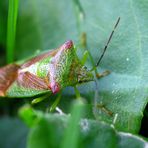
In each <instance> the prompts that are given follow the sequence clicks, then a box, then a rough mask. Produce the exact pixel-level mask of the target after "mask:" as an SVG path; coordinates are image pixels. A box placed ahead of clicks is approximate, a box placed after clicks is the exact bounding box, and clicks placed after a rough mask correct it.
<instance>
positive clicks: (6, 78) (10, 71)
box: [0, 64, 20, 96]
mask: <svg viewBox="0 0 148 148" xmlns="http://www.w3.org/2000/svg"><path fill="white" fill-rule="evenodd" d="M19 68H20V66H18V65H16V64H10V65H7V66H5V67H2V68H0V96H5V92H6V91H7V89H8V87H9V86H10V85H11V84H12V83H13V82H14V81H15V79H16V77H17V71H18V69H19Z"/></svg>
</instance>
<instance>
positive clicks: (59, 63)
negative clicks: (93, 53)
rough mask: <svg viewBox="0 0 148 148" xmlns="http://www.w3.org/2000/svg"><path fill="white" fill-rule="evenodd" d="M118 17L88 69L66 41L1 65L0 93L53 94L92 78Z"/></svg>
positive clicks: (8, 94)
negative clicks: (105, 41)
mask: <svg viewBox="0 0 148 148" xmlns="http://www.w3.org/2000/svg"><path fill="white" fill-rule="evenodd" d="M119 20H120V18H118V20H117V22H116V24H115V26H114V29H113V31H112V33H111V35H110V36H109V39H108V42H107V44H106V46H105V48H104V50H103V53H102V55H101V57H100V58H99V60H98V62H97V64H96V65H95V66H94V68H93V69H91V70H88V69H87V68H86V67H85V66H84V62H83V61H81V60H80V59H79V58H78V56H77V54H76V48H75V47H74V44H73V42H72V41H71V40H69V41H67V42H65V43H64V44H63V45H62V46H60V47H59V48H57V49H55V50H50V51H47V52H45V53H43V54H40V55H38V56H36V57H34V58H31V59H29V60H27V61H26V62H24V63H23V64H21V65H19V64H16V63H14V64H9V65H7V66H4V67H2V68H0V96H1V97H11V98H12V97H15V98H16V97H19V98H22V97H25V98H26V97H32V96H37V95H40V94H46V93H48V94H55V93H58V92H59V91H60V90H62V89H63V88H65V87H67V86H76V85H77V84H81V83H84V82H89V81H94V74H93V71H94V70H95V69H96V67H97V66H98V65H99V63H100V61H101V59H102V58H103V56H104V53H105V51H106V49H107V47H108V44H109V42H110V40H111V38H112V36H113V33H114V30H115V29H116V27H117V25H118V23H119ZM82 59H85V58H82ZM97 76H98V77H101V76H102V75H100V74H99V75H98V74H97ZM38 101H39V100H38ZM38 101H34V102H38Z"/></svg>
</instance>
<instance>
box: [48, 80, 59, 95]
mask: <svg viewBox="0 0 148 148" xmlns="http://www.w3.org/2000/svg"><path fill="white" fill-rule="evenodd" d="M49 88H50V89H51V91H52V93H53V94H56V93H57V92H59V91H60V86H59V84H58V83H57V82H51V83H50V85H49Z"/></svg>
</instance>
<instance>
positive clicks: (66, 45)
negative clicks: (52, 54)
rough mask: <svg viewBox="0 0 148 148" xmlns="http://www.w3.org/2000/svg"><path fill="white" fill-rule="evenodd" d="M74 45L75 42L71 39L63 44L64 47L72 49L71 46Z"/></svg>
mask: <svg viewBox="0 0 148 148" xmlns="http://www.w3.org/2000/svg"><path fill="white" fill-rule="evenodd" d="M72 47H73V42H72V40H69V41H67V42H65V43H64V44H63V47H62V48H63V49H70V48H72Z"/></svg>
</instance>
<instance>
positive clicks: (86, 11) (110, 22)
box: [0, 0, 148, 147]
mask: <svg viewBox="0 0 148 148" xmlns="http://www.w3.org/2000/svg"><path fill="white" fill-rule="evenodd" d="M7 3H8V2H7V1H6V0H3V1H1V2H0V8H1V9H0V51H3V52H1V54H0V58H1V60H0V62H1V63H3V60H2V59H3V57H4V54H2V53H4V52H5V50H4V49H5V48H6V26H7V25H6V24H7V10H8V5H7ZM19 3H20V4H19V13H18V22H17V28H16V42H15V53H14V54H15V59H16V60H22V59H25V58H26V57H27V56H32V55H34V54H35V53H36V51H38V50H41V51H42V50H46V49H53V48H57V47H59V46H60V45H61V44H62V43H64V42H65V41H66V40H68V39H72V40H73V41H74V43H75V45H76V46H77V48H78V55H79V57H80V58H81V57H82V53H83V52H84V49H83V48H82V47H81V46H80V34H81V33H82V32H86V34H87V45H88V49H89V51H90V52H91V54H92V57H93V58H94V60H95V61H97V59H98V57H99V55H101V53H102V50H100V49H103V47H104V45H105V44H106V42H107V38H108V36H109V34H110V32H111V31H112V28H113V26H114V24H115V21H116V20H117V18H118V17H119V16H120V17H121V21H120V24H119V26H118V28H117V30H116V32H115V34H114V37H113V39H112V40H111V44H110V45H109V47H108V51H107V52H106V54H105V56H104V58H103V60H102V62H101V64H100V67H99V68H98V71H100V72H102V71H104V70H106V69H107V70H110V71H111V74H110V75H109V76H107V77H104V78H102V79H100V80H99V81H98V84H99V97H98V98H97V99H96V100H95V102H94V91H95V86H94V83H93V82H90V83H87V84H82V85H81V86H79V90H80V93H81V96H83V97H84V98H86V100H87V102H88V103H91V104H97V103H101V102H103V104H104V105H105V106H106V108H108V109H109V110H111V111H112V112H113V113H114V115H115V113H116V114H117V120H116V122H115V125H114V127H115V129H114V128H112V127H111V126H110V125H108V124H112V123H113V120H114V116H113V117H111V116H109V115H108V114H106V113H105V112H103V111H102V110H101V109H99V108H96V107H94V108H93V114H94V116H95V117H94V116H93V114H92V113H90V112H92V109H90V107H87V109H86V110H85V115H83V116H82V117H84V118H91V120H89V119H86V122H87V124H88V125H87V126H90V127H89V131H86V132H85V131H83V130H85V129H83V127H80V129H81V130H80V133H79V134H80V135H79V137H80V138H79V139H77V140H78V141H79V144H80V145H82V146H85V147H89V146H92V147H96V145H100V147H101V146H102V147H115V146H116V147H125V146H126V147H132V146H133V147H144V145H145V144H146V143H145V142H144V141H143V140H142V139H141V138H138V137H136V136H134V135H132V134H133V133H134V134H138V132H139V130H140V128H141V121H142V118H143V113H144V109H145V107H146V104H147V102H148V95H147V93H148V91H147V90H148V85H147V80H148V77H147V74H148V68H147V67H148V65H147V63H148V58H147V54H148V50H147V47H148V45H147V44H148V35H147V34H148V29H147V26H148V19H147V17H148V3H147V0H137V1H133V0H125V1H119V0H110V1H107V2H105V1H103V0H92V1H88V0H80V1H78V0H75V1H74V0H71V1H69V0H64V1H58V0H42V1H40V0H20V2H19ZM81 16H83V17H84V19H83V18H81ZM87 66H88V67H89V68H90V67H91V66H92V65H91V62H90V60H89V61H88V62H87ZM55 97H56V96H51V97H50V100H49V99H47V100H46V101H44V102H42V103H40V104H38V105H35V106H34V108H36V109H38V110H44V112H45V110H46V109H45V108H47V106H49V105H50V104H52V102H53V100H54V99H55ZM74 98H75V93H74V91H73V89H72V88H66V89H65V90H64V92H63V97H62V101H61V103H60V105H59V106H60V108H61V109H62V110H63V111H64V112H65V113H69V112H70V105H69V104H70V102H71V101H72V100H73V99H74ZM21 101H22V103H20V102H21ZM29 101H30V99H22V100H21V99H19V100H16V101H10V100H8V101H7V100H4V99H3V100H2V101H1V102H0V103H1V104H0V107H1V108H2V109H1V110H2V111H3V112H4V111H5V110H6V113H5V114H6V115H8V114H11V113H12V112H14V110H15V112H16V111H17V109H18V108H19V106H21V105H22V104H23V103H24V102H29ZM17 102H18V103H17ZM16 104H18V105H16ZM12 106H14V107H12ZM90 106H91V107H92V106H93V105H90ZM29 111H30V114H33V116H34V115H35V117H33V120H32V118H30V116H29V115H28V114H27V115H26V114H25V115H26V116H25V117H26V119H24V120H25V121H26V120H28V122H29V125H30V124H32V123H34V120H35V122H36V124H33V125H32V127H31V128H30V131H29V137H28V142H27V145H28V147H34V146H36V145H37V146H40V145H41V144H44V142H45V146H46V144H47V146H48V145H50V144H51V145H52V144H53V145H54V144H55V145H56V146H58V143H54V142H53V141H51V142H52V143H48V142H49V141H48V140H49V139H50V138H51V139H52V138H55V137H56V138H57V139H58V138H59V139H60V137H63V135H64V134H65V133H69V132H68V131H67V132H65V130H64V129H65V128H66V127H67V126H66V125H67V124H68V121H69V116H68V115H64V116H60V115H55V114H44V113H43V112H38V111H33V113H32V111H31V109H29ZM147 112H148V110H147V109H145V114H147ZM1 114H2V113H1ZM5 114H3V115H5ZM78 115H79V114H78ZM13 116H16V115H15V114H13ZM94 118H95V119H97V120H95V119H94ZM145 118H146V120H148V117H147V116H145ZM36 119H37V121H36ZM51 119H52V120H51ZM8 120H9V124H5V122H8V121H5V118H4V119H1V120H0V123H1V121H3V122H2V123H3V125H2V124H0V133H1V129H3V128H1V127H2V126H5V129H7V128H6V127H8V129H9V127H10V125H11V123H13V119H11V118H10V119H8ZM83 120H84V119H83ZM83 120H82V121H81V122H83ZM32 121H33V122H32ZM100 121H104V122H105V123H104V122H100ZM16 122H18V123H19V125H20V126H21V125H22V123H21V122H20V121H16ZM81 122H80V123H81ZM84 122H85V120H84ZM107 123H108V124H107ZM12 125H13V124H12ZM14 126H15V124H14ZM80 126H82V125H81V124H80ZM143 126H146V125H143ZM21 128H22V130H23V128H24V130H25V126H21ZM77 129H78V130H79V128H77ZM117 130H118V131H122V132H117ZM26 131H27V129H26ZM59 131H60V132H59ZM5 132H6V133H7V135H6V136H7V137H9V134H10V136H11V134H13V133H10V132H8V131H7V130H5ZM72 132H73V131H71V133H72ZM124 132H128V133H124ZM145 132H148V131H145ZM14 133H15V134H16V135H17V132H14ZM19 133H20V132H19ZM129 133H132V134H129ZM15 134H14V137H15ZM22 135H23V133H22ZM22 135H21V133H20V136H22ZM45 135H47V136H46V137H44V136H45ZM2 136H3V134H2V135H0V137H2ZM68 136H70V135H68ZM68 136H67V137H68ZM74 138H76V136H75V137H74ZM0 139H1V138H0ZM65 139H67V138H66V135H65ZM7 140H8V141H9V138H7ZM14 140H16V139H15V138H14ZM60 141H61V143H62V139H60ZM65 141H67V140H65ZM14 142H15V141H14ZM1 143H2V144H3V143H5V141H4V140H1V142H0V147H1ZM10 143H13V142H12V141H10ZM59 143H60V142H59ZM131 143H132V144H131ZM136 144H137V145H136ZM18 145H19V144H18ZM63 145H64V144H63ZM65 145H66V144H65ZM2 147H9V146H5V145H3V146H2ZM18 147H21V146H20V145H19V146H18Z"/></svg>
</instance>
